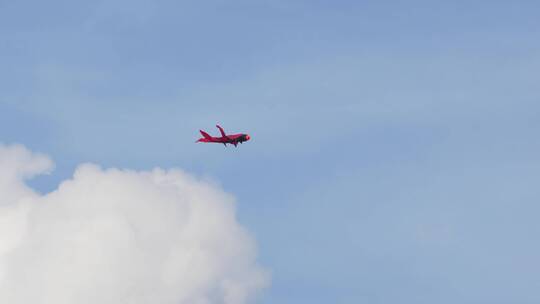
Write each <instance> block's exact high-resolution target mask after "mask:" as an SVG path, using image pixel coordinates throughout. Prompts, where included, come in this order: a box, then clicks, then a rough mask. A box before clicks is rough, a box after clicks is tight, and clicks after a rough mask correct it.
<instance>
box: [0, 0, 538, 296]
mask: <svg viewBox="0 0 540 304" xmlns="http://www.w3.org/2000/svg"><path fill="white" fill-rule="evenodd" d="M539 9H540V6H539V5H538V4H536V3H535V2H533V1H515V2H512V3H509V2H508V1H444V2H442V1H362V2H360V1H281V0H278V1H217V0H216V1H204V2H203V1H140V0H135V1H124V0H115V1H95V2H85V1H47V2H43V1H41V2H40V1H17V2H15V1H1V0H0V36H1V37H2V38H1V39H0V54H1V55H2V56H0V66H1V67H2V68H1V70H0V81H1V83H2V84H3V85H2V90H1V91H0V141H2V142H4V143H13V142H17V143H22V144H24V145H26V146H27V147H29V148H30V149H32V150H35V151H40V152H43V153H46V154H48V155H50V156H51V157H52V158H53V159H54V160H55V162H56V167H57V168H56V170H55V171H54V172H53V174H52V175H50V176H43V177H38V178H36V179H35V180H33V181H31V184H32V185H33V186H34V187H36V188H37V189H39V190H40V191H43V192H47V191H51V190H53V189H55V188H56V186H57V184H58V182H59V181H61V180H63V179H65V178H68V177H69V176H71V174H72V172H73V169H74V168H75V166H76V165H77V164H79V163H81V162H94V163H98V164H101V165H103V166H105V167H123V168H134V169H149V168H153V167H155V166H160V167H164V168H169V167H179V168H183V169H185V170H187V171H189V172H191V173H194V174H196V175H198V176H202V177H204V178H209V179H212V180H215V181H216V182H217V183H219V184H221V185H222V187H223V188H224V189H225V190H226V191H228V192H230V193H232V194H234V195H235V196H236V197H237V199H238V217H239V220H240V222H241V223H242V224H243V225H245V226H246V227H247V228H248V230H249V231H251V232H252V233H253V235H254V236H255V237H256V239H257V241H258V245H259V256H260V262H261V263H262V264H263V265H264V266H266V267H267V268H269V269H270V270H271V271H272V286H271V287H270V288H269V289H268V290H266V292H265V293H264V294H263V295H262V296H261V297H260V299H259V301H258V302H259V303H263V304H266V303H310V304H312V303H396V302H399V303H415V304H417V303H538V302H540V292H538V290H539V288H540V277H539V276H538V273H540V263H538V261H539V258H540V243H539V242H538V233H539V232H540V223H539V222H538V220H537V216H536V215H537V214H538V213H539V212H540V207H539V206H538V203H539V202H540V187H538V182H539V180H540V173H539V172H540V171H539V170H540V157H539V156H538V155H540V144H539V141H538V134H539V131H540V119H539V118H540V104H539V101H540V93H539V90H538V79H539V78H540V72H539V71H540V43H539V41H538V36H539V34H540V22H539V21H538V13H537V12H538V10H539ZM216 123H220V124H222V125H223V127H224V128H225V129H226V131H230V132H240V131H246V132H249V133H250V134H251V136H252V141H251V142H249V143H248V144H244V145H242V146H240V147H238V148H237V149H234V148H232V147H229V148H224V147H222V146H218V145H216V146H211V145H200V144H199V145H196V144H194V143H193V142H194V141H195V140H196V139H197V137H198V134H197V130H198V129H205V130H207V131H209V132H211V133H217V129H215V128H214V125H215V124H216Z"/></svg>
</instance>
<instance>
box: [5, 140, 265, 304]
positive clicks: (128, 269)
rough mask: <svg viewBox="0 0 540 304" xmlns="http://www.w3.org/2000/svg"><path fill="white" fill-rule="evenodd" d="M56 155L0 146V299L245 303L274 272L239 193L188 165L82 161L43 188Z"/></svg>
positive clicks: (14, 302) (17, 303)
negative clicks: (31, 180)
mask: <svg viewBox="0 0 540 304" xmlns="http://www.w3.org/2000/svg"><path fill="white" fill-rule="evenodd" d="M51 166H52V162H51V161H50V160H49V159H48V158H47V157H45V156H42V155H36V154H33V153H31V152H29V151H28V150H27V149H25V148H24V147H22V146H8V147H5V146H0V201H1V203H0V303H10V304H23V303H24V304H27V303H33V304H40V303H43V304H45V303H47V304H49V303H50V304H53V303H54V304H84V303H88V304H90V303H92V304H95V303H101V304H109V303H111V304H113V303H114V304H118V303H126V304H127V303H129V304H146V303H152V304H154V303H160V304H161V303H163V304H167V303H171V304H182V303H190V304H191V303H193V304H197V303H200V304H204V303H225V304H241V303H246V302H248V301H249V299H250V298H251V297H252V296H253V295H254V293H256V292H257V291H258V290H260V289H261V288H263V287H264V286H265V285H266V283H267V281H268V276H267V274H266V272H265V271H264V270H263V269H262V268H261V267H260V266H258V265H257V263H256V260H255V257H256V249H255V244H254V241H253V239H252V238H251V237H250V236H249V234H248V233H247V232H246V231H245V230H244V229H243V228H242V227H241V226H240V225H239V224H238V222H237V221H236V219H235V206H234V200H233V197H231V196H230V195H228V194H226V193H224V192H223V191H221V190H220V189H218V188H217V187H215V186H213V185H211V184H208V183H205V182H202V181H199V180H196V179H195V178H193V177H191V176H189V175H188V174H186V173H184V172H182V171H180V170H168V171H166V170H162V169H155V170H153V171H151V172H135V171H128V170H118V169H108V170H103V169H101V168H99V167H98V166H95V165H91V164H86V165H81V166H80V167H79V168H78V169H77V170H76V172H75V174H74V177H73V179H71V180H67V181H65V182H63V183H61V185H60V186H59V188H58V190H56V191H54V192H52V193H49V194H46V195H40V194H37V193H35V192H34V191H32V190H31V189H29V188H28V187H27V186H26V185H25V184H24V179H25V178H28V177H31V176H33V175H36V174H39V173H42V172H45V171H47V170H49V169H50V168H51Z"/></svg>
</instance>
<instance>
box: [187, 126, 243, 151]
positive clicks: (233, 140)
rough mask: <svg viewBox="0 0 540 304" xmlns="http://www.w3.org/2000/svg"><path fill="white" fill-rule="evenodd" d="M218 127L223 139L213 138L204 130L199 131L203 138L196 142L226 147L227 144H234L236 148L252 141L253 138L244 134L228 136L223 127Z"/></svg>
mask: <svg viewBox="0 0 540 304" xmlns="http://www.w3.org/2000/svg"><path fill="white" fill-rule="evenodd" d="M216 127H217V128H218V129H219V132H221V137H212V136H210V135H209V134H208V133H206V132H204V131H203V130H199V132H201V134H202V136H203V138H200V139H199V140H197V141H196V142H205V143H218V144H224V145H225V147H226V146H227V144H233V145H234V146H235V147H236V146H237V145H238V143H243V142H245V141H248V140H250V138H251V137H249V135H248V134H243V133H241V134H231V135H226V134H225V131H223V128H222V127H220V126H219V125H216Z"/></svg>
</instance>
